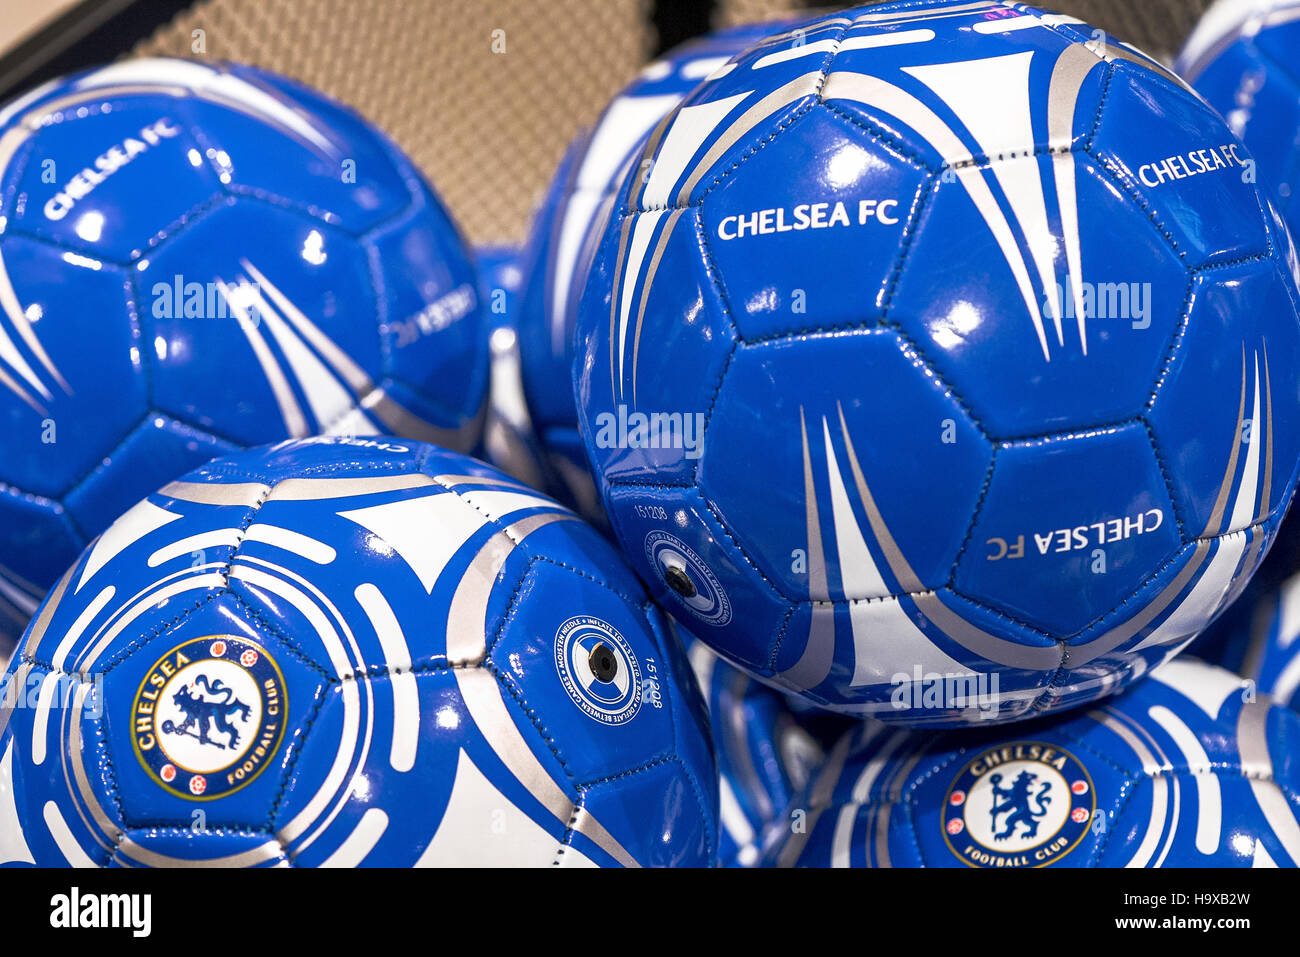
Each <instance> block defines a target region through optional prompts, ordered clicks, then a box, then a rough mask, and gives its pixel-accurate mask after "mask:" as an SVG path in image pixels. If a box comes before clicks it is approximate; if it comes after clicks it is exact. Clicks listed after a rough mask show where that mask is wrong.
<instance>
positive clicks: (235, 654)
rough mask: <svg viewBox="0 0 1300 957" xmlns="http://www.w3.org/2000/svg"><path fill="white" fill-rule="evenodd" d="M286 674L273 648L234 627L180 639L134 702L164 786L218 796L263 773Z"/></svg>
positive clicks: (275, 742) (138, 739)
mask: <svg viewBox="0 0 1300 957" xmlns="http://www.w3.org/2000/svg"><path fill="white" fill-rule="evenodd" d="M287 705H288V696H287V694H286V689H285V684H284V675H282V674H281V673H280V667H279V665H277V664H276V663H275V659H274V658H272V657H271V656H270V655H269V654H267V652H266V649H265V648H262V647H261V646H259V645H255V644H253V643H252V642H250V641H246V640H244V639H242V638H235V637H233V636H230V635H209V636H207V637H204V638H194V639H192V640H190V641H187V642H185V643H184V644H181V645H177V646H176V647H175V648H173V649H172V650H171V651H169V652H167V654H165V655H163V656H162V657H161V658H159V659H158V661H157V662H155V663H154V666H153V667H152V668H150V669H149V672H148V674H146V675H145V676H144V680H143V681H142V682H140V690H139V691H137V692H136V695H135V703H134V704H133V705H132V706H131V730H132V734H133V736H134V741H135V753H136V756H137V757H138V758H139V759H140V763H141V764H143V765H144V767H145V770H147V771H148V772H149V775H150V777H152V778H153V779H154V781H156V782H157V783H158V784H159V785H160V786H161V787H162V788H163V789H164V790H166V791H169V792H170V793H172V794H175V795H176V796H177V797H183V798H187V799H188V800H191V801H211V800H214V799H215V798H219V797H224V796H225V795H227V794H230V793H231V792H232V791H238V790H239V789H240V788H242V787H243V786H244V785H246V784H248V783H249V782H250V781H252V780H253V779H254V778H255V777H257V776H258V775H259V774H260V773H261V772H262V770H263V769H264V768H265V767H266V765H267V764H269V763H270V762H271V759H272V758H273V757H274V756H275V753H276V751H277V750H279V747H280V741H281V740H282V739H283V738H284V719H285V712H286V708H287Z"/></svg>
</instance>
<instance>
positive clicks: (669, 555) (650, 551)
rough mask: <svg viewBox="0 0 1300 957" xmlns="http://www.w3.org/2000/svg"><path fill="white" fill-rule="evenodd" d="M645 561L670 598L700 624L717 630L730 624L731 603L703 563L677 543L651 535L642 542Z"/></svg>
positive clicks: (661, 534) (671, 538) (656, 533)
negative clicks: (674, 598) (682, 605)
mask: <svg viewBox="0 0 1300 957" xmlns="http://www.w3.org/2000/svg"><path fill="white" fill-rule="evenodd" d="M645 556H646V560H647V561H649V562H650V565H651V567H652V568H654V570H655V574H657V575H658V576H659V578H660V580H661V581H663V583H664V584H665V585H667V586H668V587H669V588H670V589H672V591H673V594H674V596H675V597H676V598H677V600H678V601H680V602H681V603H682V604H684V605H685V606H686V607H687V609H688V610H689V611H690V612H691V614H693V615H694V616H695V617H696V618H698V619H700V621H702V622H704V623H705V624H707V625H713V626H715V627H717V628H721V627H722V626H723V625H726V624H727V623H728V622H730V621H731V599H729V598H728V597H727V593H726V592H725V591H723V590H722V583H721V582H719V581H718V576H717V575H715V574H713V570H712V569H710V568H709V566H708V565H706V564H704V560H703V559H701V558H700V556H699V555H697V554H695V551H694V550H693V549H692V548H691V547H690V546H689V545H687V544H686V543H685V542H683V541H682V540H681V539H679V538H676V537H674V536H672V535H669V534H668V533H667V532H661V531H653V532H651V533H650V534H649V535H647V536H646V538H645Z"/></svg>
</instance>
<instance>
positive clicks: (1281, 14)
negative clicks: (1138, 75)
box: [1175, 0, 1300, 233]
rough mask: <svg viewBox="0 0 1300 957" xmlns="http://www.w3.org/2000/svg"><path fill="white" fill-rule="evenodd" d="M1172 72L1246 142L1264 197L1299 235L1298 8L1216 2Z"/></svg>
mask: <svg viewBox="0 0 1300 957" xmlns="http://www.w3.org/2000/svg"><path fill="white" fill-rule="evenodd" d="M1175 69H1176V70H1178V72H1179V73H1180V74H1181V75H1182V76H1183V77H1184V78H1185V79H1186V80H1187V81H1188V82H1189V83H1191V84H1192V85H1193V86H1195V87H1196V89H1197V91H1198V92H1199V93H1200V94H1201V95H1202V96H1203V97H1205V99H1206V100H1208V101H1209V103H1210V105H1211V106H1213V107H1214V108H1215V109H1216V110H1218V111H1219V112H1220V113H1221V114H1222V115H1223V116H1224V118H1225V119H1227V121H1228V126H1230V127H1231V128H1232V131H1233V132H1234V133H1236V134H1237V135H1238V136H1239V137H1240V138H1241V139H1242V140H1244V141H1245V143H1246V146H1247V147H1249V148H1250V154H1251V156H1252V157H1253V158H1254V160H1255V162H1256V163H1258V164H1259V165H1258V176H1259V180H1260V184H1261V186H1262V188H1263V189H1264V191H1265V193H1266V195H1268V196H1269V198H1270V199H1271V200H1272V201H1273V203H1274V205H1275V206H1276V207H1277V208H1278V210H1279V211H1280V212H1281V213H1282V215H1283V217H1284V218H1285V219H1286V221H1287V223H1288V224H1289V225H1290V227H1291V231H1292V233H1296V232H1300V196H1297V194H1298V193H1300V2H1296V0H1219V2H1218V3H1216V4H1215V5H1214V6H1212V7H1211V8H1210V9H1209V11H1208V12H1207V13H1206V14H1205V17H1204V18H1203V19H1202V20H1201V22H1200V24H1199V25H1198V26H1197V28H1196V30H1195V32H1193V34H1192V36H1191V37H1190V38H1189V39H1188V41H1187V44H1186V46H1185V47H1184V48H1183V51H1182V53H1181V54H1180V55H1179V57H1178V62H1177V64H1176V65H1175Z"/></svg>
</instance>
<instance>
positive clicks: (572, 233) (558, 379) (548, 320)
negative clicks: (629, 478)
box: [499, 23, 780, 526]
mask: <svg viewBox="0 0 1300 957" xmlns="http://www.w3.org/2000/svg"><path fill="white" fill-rule="evenodd" d="M779 26H780V24H778V23H758V24H752V23H751V24H743V25H741V26H736V27H731V28H729V29H725V30H719V31H717V32H715V33H711V34H709V35H708V36H705V37H701V38H699V39H696V40H692V41H690V42H688V43H684V44H682V45H681V46H679V47H677V48H675V49H673V50H671V51H670V52H669V53H667V54H665V55H664V56H663V57H661V58H660V59H658V60H655V61H654V62H653V63H651V64H649V65H648V66H646V67H645V68H644V69H643V70H642V71H641V73H640V74H639V75H638V76H637V78H636V79H635V80H633V81H632V82H631V83H630V84H629V85H628V86H627V87H626V88H625V89H624V90H622V91H621V92H620V93H619V94H618V95H617V96H616V97H614V99H613V100H612V101H610V103H609V105H608V106H606V107H605V109H604V111H603V112H602V113H601V115H600V118H599V119H597V121H596V123H595V124H594V125H593V126H592V127H591V128H590V129H585V130H583V131H582V132H581V133H579V134H578V136H577V137H576V138H575V139H574V141H573V143H571V144H570V146H569V148H568V150H567V151H566V153H565V156H564V159H563V160H562V162H561V164H560V167H559V169H558V170H557V171H556V174H555V176H554V178H553V179H552V181H551V184H550V186H549V187H548V188H547V191H546V195H545V197H544V199H543V200H542V203H541V206H540V207H539V208H538V210H537V213H536V216H535V217H534V220H533V223H532V226H531V227H530V230H529V240H528V245H527V247H526V249H525V251H524V254H523V256H522V258H521V268H522V269H523V271H524V279H523V288H522V293H521V297H520V301H519V309H518V316H517V319H516V325H517V327H518V333H519V344H520V351H521V361H522V378H523V390H524V401H525V406H524V409H525V412H526V414H527V416H528V419H527V428H528V429H530V430H531V432H532V438H531V441H524V442H522V443H521V447H520V448H519V449H518V450H517V451H516V453H515V457H514V458H515V461H516V462H517V464H514V465H513V467H511V468H509V469H508V470H509V471H510V472H511V473H512V474H515V475H519V476H521V477H522V476H523V475H524V474H532V475H536V476H537V477H538V478H537V479H535V481H538V482H541V483H542V485H543V487H545V488H547V489H548V490H549V491H551V492H552V493H553V494H555V495H557V496H558V497H560V498H561V499H562V500H563V501H565V502H567V503H569V504H572V505H573V506H574V507H575V508H577V509H578V510H579V511H580V512H581V513H582V514H583V515H584V516H586V517H587V518H588V520H590V521H593V522H595V523H597V524H599V525H602V526H603V525H604V522H605V519H604V512H603V509H602V507H601V504H600V494H599V492H598V491H597V489H596V483H595V481H594V480H593V478H592V475H591V466H590V464H589V462H588V460H587V455H586V452H585V451H583V444H582V437H581V436H580V435H579V432H578V410H577V408H576V406H575V402H574V397H573V359H574V342H573V332H574V326H575V324H576V318H577V317H576V308H577V300H578V296H579V295H580V294H581V292H582V288H583V285H584V282H583V280H584V278H585V276H586V270H587V266H588V264H589V262H590V260H591V255H592V252H593V250H592V249H591V248H590V239H591V236H592V233H593V231H595V230H596V229H598V227H599V224H600V222H601V220H602V219H603V218H604V217H607V216H608V215H609V210H608V206H609V203H610V201H611V199H612V197H613V195H614V194H615V193H616V192H617V190H618V187H619V185H620V184H621V182H622V179H623V175H624V173H626V172H627V165H628V163H629V162H630V161H631V160H632V158H633V155H634V154H635V153H636V152H637V147H638V146H639V145H640V144H641V142H642V141H643V140H644V139H645V138H646V137H647V136H648V135H650V134H651V133H652V132H653V131H654V129H655V127H656V126H657V125H658V124H659V123H660V122H661V121H662V120H663V119H664V117H666V116H667V115H668V114H669V113H670V112H672V110H673V108H674V107H675V106H677V104H678V103H680V102H681V100H682V99H683V98H684V97H685V96H686V95H687V94H688V93H690V92H691V90H693V89H695V87H697V86H699V85H700V83H701V82H703V81H704V80H705V79H706V78H707V77H708V76H709V75H710V74H712V73H713V72H714V71H715V70H721V69H725V66H726V63H727V61H728V60H729V59H730V58H731V57H732V56H734V55H735V54H737V53H740V52H741V51H742V50H744V49H745V48H746V47H747V46H749V45H750V44H751V43H753V42H754V41H756V40H758V39H760V38H762V37H763V36H765V35H766V34H768V33H771V32H773V31H775V30H776V29H778V27H779ZM499 464H501V463H499ZM503 467H505V466H504V465H503Z"/></svg>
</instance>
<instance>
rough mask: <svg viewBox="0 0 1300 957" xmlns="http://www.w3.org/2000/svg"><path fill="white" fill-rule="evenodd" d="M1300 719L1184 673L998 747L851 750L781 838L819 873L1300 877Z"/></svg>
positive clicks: (1232, 687) (834, 759) (771, 853)
mask: <svg viewBox="0 0 1300 957" xmlns="http://www.w3.org/2000/svg"><path fill="white" fill-rule="evenodd" d="M1298 794H1300V716H1297V715H1296V714H1295V713H1294V712H1291V711H1289V710H1287V709H1286V708H1282V707H1279V706H1277V705H1275V704H1273V703H1272V702H1271V701H1269V699H1267V698H1259V699H1258V700H1256V699H1255V697H1254V695H1253V690H1252V689H1251V687H1250V686H1249V685H1248V684H1247V683H1245V682H1243V681H1242V679H1241V678H1239V677H1237V676H1236V675H1234V674H1231V673H1230V672H1227V671H1224V670H1223V669H1221V668H1215V667H1212V666H1210V665H1206V664H1203V663H1201V662H1199V661H1195V660H1192V659H1190V658H1183V659H1179V660H1177V661H1172V662H1169V663H1168V664H1166V665H1164V666H1162V667H1161V668H1159V669H1158V670H1157V671H1155V672H1153V673H1152V675H1151V677H1150V678H1149V679H1148V680H1146V681H1143V682H1141V683H1140V684H1138V685H1136V686H1135V687H1133V688H1131V689H1130V690H1128V691H1126V692H1125V693H1124V694H1123V695H1121V696H1119V697H1117V698H1114V699H1112V700H1110V701H1107V702H1105V703H1104V704H1102V705H1099V706H1098V707H1096V708H1094V709H1089V710H1087V711H1079V712H1076V713H1074V714H1072V715H1059V716H1052V717H1050V718H1042V719H1039V720H1036V721H1033V722H1029V723H1026V724H1022V725H1018V726H1016V727H1014V728H1000V729H991V730H989V731H984V732H971V731H958V732H947V733H939V734H922V733H920V732H915V731H907V730H903V729H890V728H888V727H887V726H885V725H883V724H880V723H879V722H875V721H868V722H864V723H863V724H862V726H861V727H860V728H858V729H857V730H855V731H852V732H850V733H849V734H847V735H845V736H844V738H842V739H841V740H840V742H839V743H838V744H837V745H836V746H835V747H834V748H833V749H832V751H831V753H830V755H829V756H828V757H827V759H826V763H825V764H824V765H823V767H822V770H821V771H820V772H819V773H818V774H817V775H816V776H815V778H814V779H813V781H812V782H811V783H810V784H809V785H808V787H807V788H806V789H805V790H804V792H803V793H802V794H800V795H799V796H797V797H796V798H795V799H794V800H793V801H792V802H791V804H790V806H789V808H788V809H787V818H788V823H787V826H784V827H783V828H781V830H780V831H779V832H778V831H776V830H773V831H772V832H771V833H770V841H769V844H768V846H767V848H766V851H765V862H766V863H767V864H770V865H775V866H809V867H850V866H851V867H961V866H963V865H965V866H968V867H995V868H1006V867H1046V866H1059V867H1276V866H1281V867H1295V866H1297V865H1300V819H1298V817H1300V797H1297V795H1298Z"/></svg>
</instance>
